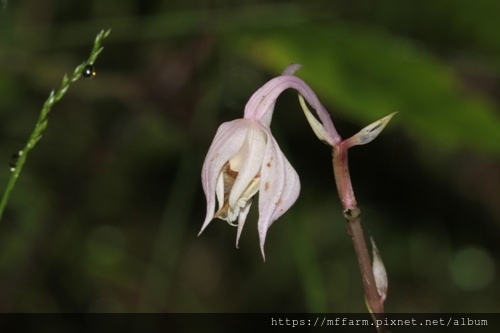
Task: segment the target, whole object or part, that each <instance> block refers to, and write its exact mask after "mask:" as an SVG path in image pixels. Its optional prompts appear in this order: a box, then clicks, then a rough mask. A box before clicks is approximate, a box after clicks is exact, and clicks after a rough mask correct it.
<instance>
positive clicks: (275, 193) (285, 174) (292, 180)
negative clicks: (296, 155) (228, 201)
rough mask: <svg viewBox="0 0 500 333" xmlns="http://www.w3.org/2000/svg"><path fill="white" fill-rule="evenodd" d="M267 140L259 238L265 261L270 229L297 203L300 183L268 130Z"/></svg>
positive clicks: (261, 193)
mask: <svg viewBox="0 0 500 333" xmlns="http://www.w3.org/2000/svg"><path fill="white" fill-rule="evenodd" d="M265 130H266V132H267V133H268V141H267V146H266V151H265V155H264V164H263V165H262V170H261V183H260V194H259V222H258V230H259V238H260V247H261V252H262V256H263V257H264V260H265V254H264V243H265V240H266V235H267V230H268V229H269V227H270V226H271V225H272V224H273V222H274V221H276V220H277V219H278V218H279V217H280V216H281V215H283V214H284V213H285V212H286V211H287V210H288V209H289V208H290V207H291V206H292V205H293V204H294V203H295V201H296V200H297V198H298V196H299V193H300V181H299V176H298V175H297V172H296V171H295V170H294V169H293V167H292V166H291V164H290V162H288V160H287V159H286V157H285V155H284V154H283V152H282V151H281V149H280V148H279V146H278V143H277V142H276V140H275V139H274V138H273V136H272V135H271V131H270V130H269V129H267V128H266V129H265Z"/></svg>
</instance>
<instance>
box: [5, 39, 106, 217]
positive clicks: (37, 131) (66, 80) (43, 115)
mask: <svg viewBox="0 0 500 333" xmlns="http://www.w3.org/2000/svg"><path fill="white" fill-rule="evenodd" d="M110 32H111V30H109V29H108V30H101V32H99V33H98V34H97V36H96V38H95V40H94V46H93V47H92V51H91V52H90V56H89V58H88V59H87V60H85V61H84V62H83V63H81V64H80V65H78V66H77V67H76V68H75V70H74V71H73V73H72V74H71V76H69V77H68V76H67V75H66V74H65V75H64V77H63V79H62V83H61V86H60V87H59V89H57V90H52V91H51V93H50V95H49V97H48V98H47V100H46V101H45V103H44V104H43V107H42V110H41V111H40V115H39V116H38V120H37V122H36V124H35V128H34V129H33V132H31V135H30V137H29V139H28V141H27V142H26V144H25V146H24V148H23V149H22V150H21V151H19V152H18V153H17V154H16V157H17V161H16V163H15V165H13V166H12V168H11V171H12V174H11V176H10V178H9V181H8V183H7V187H6V188H5V191H4V194H3V196H2V201H0V221H1V220H2V216H3V213H4V210H5V207H6V206H7V202H8V201H9V197H10V194H11V192H12V190H13V189H14V186H15V185H16V182H17V179H18V178H19V175H20V174H21V170H22V169H23V166H24V164H25V163H26V159H27V157H28V153H29V152H30V151H31V150H32V149H33V148H34V147H35V145H36V144H37V143H38V141H39V140H40V139H41V138H42V132H43V131H44V130H45V129H46V128H47V123H48V119H47V117H48V114H49V112H50V110H51V109H52V107H53V106H54V104H56V103H57V102H58V101H59V100H61V98H62V97H63V96H64V95H65V94H66V92H67V91H68V88H69V86H70V85H71V84H72V83H74V82H76V81H77V80H78V79H79V78H80V77H81V76H82V71H83V69H84V68H85V66H88V65H92V64H94V62H95V60H96V59H97V56H98V55H99V54H100V53H101V52H102V50H103V47H102V46H101V43H102V41H103V39H104V38H106V37H108V35H109V33H110Z"/></svg>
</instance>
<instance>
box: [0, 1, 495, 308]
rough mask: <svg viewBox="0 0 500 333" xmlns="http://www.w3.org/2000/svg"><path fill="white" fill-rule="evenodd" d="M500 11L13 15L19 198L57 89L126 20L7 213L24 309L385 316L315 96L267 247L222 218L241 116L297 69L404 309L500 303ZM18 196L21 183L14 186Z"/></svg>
mask: <svg viewBox="0 0 500 333" xmlns="http://www.w3.org/2000/svg"><path fill="white" fill-rule="evenodd" d="M498 13H500V2H498V1H489V0H477V1H474V2H470V1H464V0H459V1H454V2H436V1H432V0H420V1H395V0H392V1H383V2H381V1H363V0H357V1H356V0H355V1H327V0H325V1H319V0H318V1H249V0H247V1H224V0H220V1H202V0H198V1H184V0H182V1H181V0H167V1H144V0H122V1H98V0H87V1H81V0H75V1H64V0H37V1H7V0H3V1H1V3H0V166H1V165H2V164H3V167H0V188H4V187H5V186H6V184H7V181H8V178H9V177H10V171H9V160H10V156H11V155H12V153H14V152H16V151H18V150H19V149H21V148H22V147H23V146H24V144H25V142H26V140H27V138H28V136H29V134H30V133H31V131H32V129H33V126H34V124H35V122H36V119H37V117H38V112H39V110H40V108H41V106H42V104H43V103H44V101H45V99H46V98H47V96H48V94H49V92H50V91H51V90H52V89H54V88H57V87H58V86H59V85H60V82H61V79H62V77H63V75H64V74H65V73H71V72H72V71H73V69H74V68H75V67H76V66H77V65H78V64H80V63H81V62H83V61H84V60H85V59H87V57H88V54H89V52H90V49H91V47H92V43H93V40H94V37H95V35H96V34H97V33H98V32H99V31H100V30H101V29H107V28H110V29H111V30H112V31H111V35H110V36H109V38H107V39H106V40H105V41H104V43H103V44H104V47H105V48H104V51H103V53H102V54H101V55H100V56H99V58H98V60H97V62H96V64H95V67H96V71H97V75H96V76H95V77H94V78H93V79H91V80H85V79H81V80H79V81H77V82H76V83H75V84H73V85H72V86H71V87H70V90H69V91H68V94H67V95H66V96H65V97H64V98H63V99H62V100H61V101H60V102H59V103H58V104H56V106H55V107H54V108H53V110H52V112H51V114H50V116H49V126H48V128H47V130H46V131H45V132H44V136H43V139H42V140H41V141H40V142H39V144H38V145H37V147H36V148H35V149H34V150H33V151H32V152H31V153H30V155H29V157H28V160H27V163H26V165H25V167H24V169H23V172H22V174H21V176H20V178H19V181H18V183H17V186H16V188H15V189H14V192H13V193H12V196H11V199H10V201H9V204H8V206H7V210H6V212H5V214H4V217H3V219H2V221H0V311H3V312H19V311H21V312H109V311H110V312H145V311H147V312H365V311H366V309H365V305H364V299H363V287H362V283H361V277H360V274H359V269H358V267H357V261H356V257H355V254H354V250H353V246H352V242H351V239H350V238H349V236H348V235H347V233H346V230H345V225H344V224H345V222H344V220H343V217H342V212H341V206H340V203H339V198H338V195H337V192H336V188H335V185H334V181H333V175H332V170H331V160H330V151H329V149H328V147H327V146H325V145H323V144H322V143H320V142H319V141H318V140H317V139H316V137H315V136H314V134H313V132H312V131H311V129H310V128H309V127H308V124H307V122H306V121H305V118H304V116H303V114H302V111H301V110H300V106H299V103H298V101H297V96H296V93H295V92H293V91H287V92H285V93H284V94H283V95H282V96H281V97H280V98H279V100H278V103H277V105H276V111H275V116H274V119H273V123H272V130H273V132H274V134H275V136H276V138H277V140H278V142H279V143H280V146H281V148H282V150H283V151H284V152H285V153H286V155H287V156H288V158H289V160H290V161H291V163H292V164H293V166H294V167H295V168H296V170H297V172H298V173H299V175H300V177H301V183H302V192H301V195H300V197H299V199H298V201H297V203H296V204H295V205H294V206H293V207H292V208H291V209H290V211H289V212H287V213H286V214H285V215H284V216H283V217H282V218H280V219H279V220H278V221H276V222H275V224H274V225H273V226H272V227H271V228H270V230H269V233H268V238H267V244H266V255H267V258H266V259H267V260H266V262H265V263H263V261H262V257H261V255H260V251H259V247H258V235H257V230H256V229H257V227H256V221H257V217H258V215H257V214H258V212H257V206H256V205H255V206H254V207H253V210H252V212H251V214H250V215H249V217H248V220H247V222H246V226H245V228H244V232H243V234H242V238H241V240H240V246H239V249H236V248H235V237H236V229H235V228H232V227H230V226H228V225H227V223H226V222H224V221H220V220H214V221H213V222H212V224H210V225H209V227H208V228H207V229H206V230H205V232H204V233H203V234H202V235H201V236H200V237H198V236H197V233H198V231H199V229H200V227H201V224H202V222H203V219H204V216H205V209H206V206H205V197H204V195H203V191H202V188H201V181H200V172H201V166H202V163H203V159H204V155H205V154H206V152H207V150H208V147H209V145H210V143H211V140H212V139H213V137H214V135H215V131H216V129H217V127H218V126H219V125H220V124H221V123H222V122H224V121H229V120H232V119H235V118H240V117H242V114H243V108H244V106H245V103H246V102H247V100H248V98H249V97H250V96H251V94H252V93H253V92H254V91H255V90H256V89H258V88H259V87H260V86H261V85H262V84H264V83H265V82H266V81H267V80H269V79H271V78H272V77H274V76H276V75H278V74H279V73H280V72H281V71H282V70H283V69H284V68H285V66H286V65H288V64H289V63H292V62H296V63H301V64H303V65H304V67H303V69H301V70H300V71H299V72H297V75H298V76H299V77H301V78H303V79H304V80H306V82H308V83H309V84H310V85H311V86H312V87H313V88H314V89H315V90H316V92H317V94H318V96H319V98H320V100H321V101H322V102H323V104H325V106H326V107H327V109H328V110H329V111H330V113H331V115H332V119H333V121H334V123H335V126H336V127H337V130H338V131H339V132H340V134H341V135H342V136H343V137H344V138H346V137H348V136H350V135H352V134H354V133H356V132H357V131H358V130H359V129H361V128H362V127H364V126H366V125H367V124H369V123H371V122H373V121H375V120H377V119H379V118H381V117H383V116H385V115H387V114H390V113H392V112H394V111H398V112H399V113H398V114H397V115H396V116H395V117H394V118H393V120H392V121H391V123H390V124H389V125H388V127H387V128H386V129H385V130H384V132H383V133H382V134H381V135H380V137H379V138H377V139H376V140H375V141H374V142H372V143H370V144H369V145H367V146H361V147H356V148H354V149H353V150H352V151H351V153H350V166H351V176H352V180H353V184H354V189H355V192H356V195H357V199H358V203H359V205H360V207H361V210H362V217H363V220H362V221H363V225H364V228H365V231H366V233H367V235H370V236H373V237H374V238H375V240H376V241H377V244H378V248H379V250H380V253H381V255H382V258H383V259H384V262H385V265H386V269H387V272H388V276H389V293H388V298H387V301H386V310H387V311H388V312H497V311H500V284H499V283H498V282H499V264H500V261H499V254H500V245H499V242H498V238H499V236H500V168H499V166H500V117H499V104H500V93H499V91H500V90H499V88H500V34H499V31H500V20H498ZM1 191H3V190H1V189H0V192H1Z"/></svg>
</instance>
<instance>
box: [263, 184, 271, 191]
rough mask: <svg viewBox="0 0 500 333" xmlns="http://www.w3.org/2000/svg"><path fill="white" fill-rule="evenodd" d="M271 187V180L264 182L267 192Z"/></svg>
mask: <svg viewBox="0 0 500 333" xmlns="http://www.w3.org/2000/svg"><path fill="white" fill-rule="evenodd" d="M270 187H271V185H270V184H269V182H266V183H265V184H264V191H266V192H267V191H269V188H270Z"/></svg>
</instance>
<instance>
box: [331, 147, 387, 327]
mask: <svg viewBox="0 0 500 333" xmlns="http://www.w3.org/2000/svg"><path fill="white" fill-rule="evenodd" d="M348 148H349V147H348V146H347V145H346V144H345V143H344V142H341V143H340V144H339V145H337V146H335V147H334V148H333V153H332V155H333V173H334V176H335V182H336V184H337V190H338V192H339V196H340V200H341V201H342V206H343V207H344V217H345V218H346V220H347V231H348V233H349V235H350V236H351V238H352V241H353V244H354V249H355V251H356V256H357V257H358V262H359V268H360V270H361V276H362V279H363V285H364V288H365V296H366V302H367V305H368V307H369V310H370V311H371V312H372V313H374V314H375V316H376V318H377V319H380V318H381V317H382V315H383V313H384V304H383V302H382V299H381V297H380V295H379V294H378V291H377V285H376V284H375V277H374V275H373V271H372V264H371V260H370V255H369V252H368V248H367V246H366V241H365V236H364V233H363V228H362V227H361V218H360V216H359V214H360V210H359V208H358V206H357V203H356V198H355V197H354V191H353V189H352V183H351V177H350V175H349V165H348V159H347V149H348Z"/></svg>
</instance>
